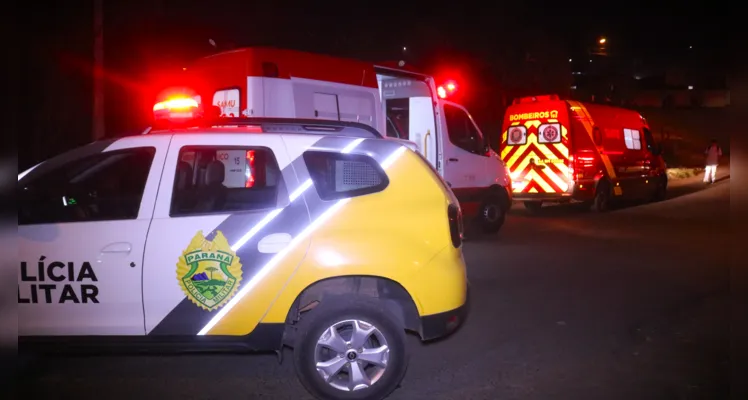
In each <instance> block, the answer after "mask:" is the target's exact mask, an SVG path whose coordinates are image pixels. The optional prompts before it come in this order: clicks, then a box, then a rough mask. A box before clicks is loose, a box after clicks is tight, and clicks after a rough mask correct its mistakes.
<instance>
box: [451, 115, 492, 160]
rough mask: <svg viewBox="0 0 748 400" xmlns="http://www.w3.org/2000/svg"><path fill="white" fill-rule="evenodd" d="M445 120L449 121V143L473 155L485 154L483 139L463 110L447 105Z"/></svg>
mask: <svg viewBox="0 0 748 400" xmlns="http://www.w3.org/2000/svg"><path fill="white" fill-rule="evenodd" d="M444 118H445V119H446V120H447V131H448V133H449V141H450V142H452V144H454V145H455V146H457V147H459V148H461V149H463V150H465V151H469V152H471V153H475V154H481V155H483V154H484V153H485V151H484V147H485V146H484V143H483V138H482V137H481V134H480V132H478V129H476V128H475V125H474V124H473V121H472V120H471V119H470V117H469V116H468V114H467V113H466V112H465V111H464V110H463V109H461V108H457V107H454V106H450V105H449V104H445V105H444Z"/></svg>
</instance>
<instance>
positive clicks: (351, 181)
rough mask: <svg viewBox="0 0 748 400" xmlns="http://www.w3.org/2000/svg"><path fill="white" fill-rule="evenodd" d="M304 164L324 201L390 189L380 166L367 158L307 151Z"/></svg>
mask: <svg viewBox="0 0 748 400" xmlns="http://www.w3.org/2000/svg"><path fill="white" fill-rule="evenodd" d="M304 162H305V163H306V166H307V169H308V170H309V175H310V177H311V178H312V182H314V187H315V188H316V190H317V194H318V195H319V197H320V198H321V199H322V200H336V199H342V198H346V197H355V196H363V195H366V194H371V193H376V192H380V191H382V190H384V189H385V188H386V187H387V185H389V179H387V175H386V174H385V173H384V171H383V170H382V167H381V166H380V165H379V163H377V162H376V161H375V160H374V159H373V158H371V157H369V156H366V155H361V154H343V153H334V152H325V151H307V152H305V153H304Z"/></svg>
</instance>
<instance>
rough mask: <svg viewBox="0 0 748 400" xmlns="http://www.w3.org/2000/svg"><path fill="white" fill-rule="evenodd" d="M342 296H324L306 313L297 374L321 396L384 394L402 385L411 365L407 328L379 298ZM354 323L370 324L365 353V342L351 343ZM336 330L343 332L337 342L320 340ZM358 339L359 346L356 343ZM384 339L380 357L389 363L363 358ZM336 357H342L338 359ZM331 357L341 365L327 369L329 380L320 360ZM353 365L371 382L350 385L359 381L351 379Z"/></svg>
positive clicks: (374, 397)
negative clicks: (363, 360) (382, 366)
mask: <svg viewBox="0 0 748 400" xmlns="http://www.w3.org/2000/svg"><path fill="white" fill-rule="evenodd" d="M341 300H342V301H341ZM341 300H338V299H335V300H328V302H327V303H325V302H324V301H323V302H322V303H321V304H320V305H319V306H317V307H316V308H315V309H314V310H313V311H311V312H310V313H308V315H306V316H304V317H303V318H302V320H301V322H300V323H299V324H300V326H299V330H298V333H297V336H296V341H295V343H294V354H293V358H294V367H295V369H296V375H297V377H298V379H299V381H300V382H301V384H302V385H303V386H304V387H305V388H306V389H307V391H309V393H311V394H312V395H313V396H314V397H316V398H318V399H320V400H322V399H341V400H379V399H383V398H385V397H387V396H388V395H389V394H390V393H392V392H393V391H394V390H395V389H396V388H397V387H398V386H399V385H400V382H401V381H402V380H403V377H404V376H405V372H406V370H407V368H408V361H409V355H408V352H407V347H406V345H405V330H404V329H403V328H402V326H401V324H399V323H398V322H397V321H396V319H395V317H393V316H392V315H391V313H390V312H388V311H387V310H386V309H385V308H384V307H383V305H382V304H380V303H378V302H377V301H376V300H370V299H366V298H357V297H345V298H343V299H341ZM354 327H358V329H364V330H371V332H370V334H369V336H366V337H367V338H368V339H367V340H366V341H364V342H362V343H363V344H361V346H362V347H363V349H364V352H363V353H362V352H360V349H361V348H359V349H355V348H349V346H350V345H351V342H354V340H353V337H352V335H351V334H352V332H353V330H354ZM372 328H373V330H372ZM332 330H335V332H336V333H337V334H338V335H339V338H341V340H339V341H337V344H338V345H337V346H325V345H321V344H320V343H321V342H322V341H324V338H323V335H325V336H327V337H328V338H329V337H330V336H329V335H330V334H331V332H332ZM333 342H334V341H333ZM385 343H386V344H385ZM353 345H354V347H355V346H356V345H357V343H353ZM385 345H386V346H387V353H386V355H385V357H384V358H379V360H380V361H383V362H384V363H385V365H386V366H385V367H384V369H382V368H381V367H380V366H376V365H375V364H371V363H363V362H361V360H360V359H359V357H361V356H362V355H363V354H366V353H367V352H366V350H367V349H368V350H369V354H370V355H373V354H372V353H373V350H374V349H381V348H382V347H383V346H385ZM332 347H337V349H338V350H342V352H338V354H335V351H333V350H332ZM351 354H353V355H351ZM341 355H342V357H341ZM373 358H376V357H372V359H373ZM335 360H339V361H340V362H339V363H334V361H335ZM351 360H355V361H351ZM331 361H333V363H332V364H331V365H330V366H331V367H332V368H334V367H335V366H337V367H339V368H338V369H337V372H334V373H333V372H331V373H330V374H329V375H326V376H328V377H330V378H331V379H330V380H329V382H328V381H326V380H325V378H323V373H322V372H320V371H318V369H317V365H318V362H327V363H328V364H329V363H330V362H331ZM354 366H355V367H354ZM362 367H365V368H367V370H363V368H362ZM351 368H356V371H357V372H363V373H364V374H365V375H366V376H368V378H369V382H370V383H371V386H368V387H363V388H358V389H356V390H349V389H348V388H350V387H355V384H354V383H352V382H354V381H353V380H352V379H353V377H354V375H353V374H351V373H350V372H349V371H352V370H351ZM331 371H333V370H332V369H331Z"/></svg>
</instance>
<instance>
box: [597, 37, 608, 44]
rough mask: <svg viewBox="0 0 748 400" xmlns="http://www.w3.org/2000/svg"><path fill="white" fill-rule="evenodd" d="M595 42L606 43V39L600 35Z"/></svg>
mask: <svg viewBox="0 0 748 400" xmlns="http://www.w3.org/2000/svg"><path fill="white" fill-rule="evenodd" d="M597 42H598V43H600V44H605V43H607V42H608V39H606V38H604V37H601V38H600V39H598V41H597Z"/></svg>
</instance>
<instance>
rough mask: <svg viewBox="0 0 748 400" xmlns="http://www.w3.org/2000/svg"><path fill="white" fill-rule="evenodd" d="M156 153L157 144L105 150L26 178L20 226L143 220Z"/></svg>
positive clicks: (21, 189)
mask: <svg viewBox="0 0 748 400" xmlns="http://www.w3.org/2000/svg"><path fill="white" fill-rule="evenodd" d="M155 152H156V149H155V148H153V147H140V148H131V149H126V150H117V151H108V152H103V153H99V154H96V155H93V156H87V157H83V158H79V159H76V160H73V161H70V162H68V163H65V164H63V165H62V166H60V167H58V168H56V169H54V170H51V171H49V172H47V173H45V174H44V175H41V176H39V177H37V178H35V179H33V180H32V181H30V182H24V183H23V186H22V187H20V188H19V192H20V193H19V197H20V199H19V200H20V203H19V208H18V211H19V212H18V224H19V225H32V224H52V223H65V222H87V221H113V220H128V219H135V218H137V217H138V212H139V211H140V201H141V199H142V197H143V191H144V190H145V185H146V182H147V180H148V173H149V172H150V169H151V163H152V162H153V156H154V154H155Z"/></svg>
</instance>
